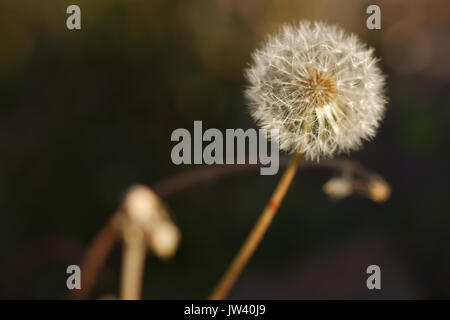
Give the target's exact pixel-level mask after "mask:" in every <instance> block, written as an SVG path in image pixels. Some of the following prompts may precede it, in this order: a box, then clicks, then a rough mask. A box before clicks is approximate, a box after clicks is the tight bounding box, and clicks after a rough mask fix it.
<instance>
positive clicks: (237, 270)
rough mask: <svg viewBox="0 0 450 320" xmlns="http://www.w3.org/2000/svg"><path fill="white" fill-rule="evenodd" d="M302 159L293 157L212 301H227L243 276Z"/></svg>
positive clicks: (297, 155) (214, 293)
mask: <svg viewBox="0 0 450 320" xmlns="http://www.w3.org/2000/svg"><path fill="white" fill-rule="evenodd" d="M300 157H301V155H300V154H295V155H294V156H293V157H292V159H291V161H290V163H289V165H288V167H287V168H286V171H285V172H284V174H283V176H282V177H281V180H280V182H279V183H278V185H277V187H276V189H275V191H274V192H273V194H272V196H271V197H270V200H269V202H268V203H267V205H266V207H265V208H264V210H263V212H262V213H261V215H260V216H259V219H258V221H257V222H256V225H255V226H254V227H253V230H252V231H251V232H250V234H249V236H248V237H247V239H246V240H245V242H244V244H243V245H242V247H241V249H240V250H239V252H238V254H237V255H236V257H235V258H234V259H233V261H232V263H231V265H230V267H229V268H228V270H227V271H226V272H225V274H224V276H223V277H222V279H221V280H220V282H219V284H218V285H217V287H216V288H215V289H214V291H213V293H212V295H211V297H210V299H212V300H221V299H225V298H226V296H227V295H228V292H229V291H230V290H231V288H232V287H233V285H234V283H235V282H236V280H237V278H238V277H239V275H240V274H241V272H242V270H243V269H244V267H245V266H246V265H247V263H248V261H249V260H250V258H251V256H252V255H253V253H254V252H255V250H256V248H257V247H258V245H259V243H260V242H261V239H262V238H263V236H264V234H265V233H266V231H267V229H268V228H269V226H270V223H271V222H272V220H273V217H274V216H275V214H276V212H277V210H278V208H279V206H280V205H281V202H282V201H283V198H284V196H285V195H286V192H287V190H288V189H289V186H290V185H291V182H292V179H293V178H294V176H295V173H296V172H297V168H298V164H299V161H300Z"/></svg>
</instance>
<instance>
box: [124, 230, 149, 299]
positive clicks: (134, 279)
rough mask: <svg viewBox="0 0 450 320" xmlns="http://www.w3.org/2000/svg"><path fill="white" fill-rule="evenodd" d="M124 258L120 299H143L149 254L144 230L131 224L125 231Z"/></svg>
mask: <svg viewBox="0 0 450 320" xmlns="http://www.w3.org/2000/svg"><path fill="white" fill-rule="evenodd" d="M123 246H124V248H123V257H122V279H121V292H120V298H121V299H122V300H138V299H140V298H141V287H142V277H143V271H144V265H145V256H146V254H147V243H146V241H145V235H144V230H143V229H142V228H141V227H140V226H138V225H135V224H134V223H130V224H129V225H127V226H126V227H125V230H124V241H123Z"/></svg>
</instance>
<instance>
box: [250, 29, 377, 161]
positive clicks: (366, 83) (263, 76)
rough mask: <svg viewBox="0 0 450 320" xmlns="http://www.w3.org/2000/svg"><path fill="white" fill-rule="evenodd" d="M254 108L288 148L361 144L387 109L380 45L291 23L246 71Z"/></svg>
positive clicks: (328, 151) (316, 152)
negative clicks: (378, 55) (378, 53)
mask: <svg viewBox="0 0 450 320" xmlns="http://www.w3.org/2000/svg"><path fill="white" fill-rule="evenodd" d="M246 77H247V79H248V81H249V82H250V86H249V87H248V88H247V89H246V92H245V94H246V97H247V98H248V100H249V105H250V111H251V114H252V116H253V118H254V119H255V121H256V122H257V124H258V125H259V126H260V127H261V128H263V129H266V130H268V131H269V130H271V129H277V130H278V131H279V134H278V140H279V143H280V149H281V150H284V151H287V152H291V153H296V152H300V153H303V154H304V155H305V157H306V158H307V159H314V160H318V159H320V158H330V157H332V156H334V155H335V154H337V153H341V152H349V151H350V150H355V149H359V148H360V147H361V146H362V142H363V141H364V140H370V139H371V138H373V137H374V136H375V134H376V131H377V128H378V126H379V123H380V121H381V119H382V118H383V114H384V106H385V103H386V98H385V96H384V93H383V91H384V90H383V88H384V79H385V77H384V75H383V74H382V72H381V70H380V69H379V68H378V66H377V59H376V58H375V57H374V55H373V49H370V48H367V47H366V46H365V45H364V44H363V43H362V42H360V41H359V40H358V39H357V38H356V37H355V36H354V35H347V34H345V33H344V31H343V30H342V29H340V28H338V27H336V26H330V25H326V24H324V23H320V22H316V23H311V22H309V21H303V22H300V23H299V24H298V25H296V26H293V25H285V26H284V27H283V28H282V30H281V31H280V32H279V33H278V34H276V35H272V36H269V37H268V38H267V40H266V43H265V45H264V47H263V48H262V49H259V50H256V51H255V53H254V54H253V62H252V64H251V66H250V67H249V68H248V69H247V70H246Z"/></svg>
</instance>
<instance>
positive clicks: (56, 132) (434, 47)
mask: <svg viewBox="0 0 450 320" xmlns="http://www.w3.org/2000/svg"><path fill="white" fill-rule="evenodd" d="M70 4H77V5H79V6H80V7H81V12H82V16H81V20H82V29H81V30H79V31H69V30H67V28H66V19H67V17H68V14H66V8H67V6H68V5H70ZM370 4H377V5H379V6H380V8H381V30H368V29H367V28H366V19H367V17H368V15H367V14H366V8H367V6H368V5H370ZM304 18H307V19H311V20H323V21H327V22H330V23H336V24H339V25H340V26H342V27H344V28H345V29H346V30H348V31H349V32H354V33H356V34H357V35H358V36H360V37H361V38H362V39H363V40H364V41H366V42H367V43H368V44H369V45H370V46H373V47H375V48H376V54H377V56H379V57H380V58H381V59H382V60H381V67H382V69H383V70H384V72H385V73H386V74H387V75H388V86H387V87H388V96H389V104H388V108H387V113H386V119H385V121H384V122H383V124H382V125H381V128H380V131H379V134H378V136H377V137H376V139H375V140H374V141H373V142H371V143H367V144H366V145H365V147H364V148H363V149H362V150H361V151H359V152H355V153H353V154H352V155H351V158H352V159H354V160H357V161H358V162H360V163H361V164H363V165H364V166H365V167H367V168H369V169H371V170H374V171H376V172H378V173H379V174H381V175H382V176H383V177H384V178H385V179H386V180H387V181H388V182H389V183H390V185H391V187H392V197H391V198H390V200H388V201H387V202H386V203H384V204H378V203H375V202H373V201H371V200H370V199H367V198H365V197H361V196H352V197H348V198H345V199H343V200H341V201H336V200H332V199H330V198H329V197H328V196H327V195H325V194H324V193H323V192H322V190H321V187H322V185H323V183H325V182H326V181H327V180H328V179H329V178H330V177H331V176H332V175H333V173H332V172H329V171H326V170H320V169H314V170H313V169H308V170H306V169H304V170H300V172H299V174H298V176H297V178H296V179H295V181H294V184H293V186H292V188H291V189H290V191H289V193H288V195H287V197H286V199H285V202H284V203H283V205H282V207H281V209H280V210H279V213H278V215H277V217H276V219H275V221H274V223H273V225H272V226H271V228H270V229H269V231H268V233H267V235H266V237H265V238H264V240H263V242H262V243H261V246H260V247H259V249H258V250H257V252H256V253H255V255H254V257H253V259H252V260H251V262H250V263H249V265H248V267H247V268H246V269H245V271H244V273H243V274H242V276H241V278H240V279H239V281H238V283H237V285H236V287H235V288H234V290H233V291H232V293H231V295H230V297H231V298H257V299H258V298H275V299H277V298H286V299H296V298H339V299H344V298H349V299H350V298H359V299H366V298H367V299H378V298H387V299H401V298H405V299H408V298H447V299H448V298H450V250H449V249H448V248H449V244H450V198H449V194H450V192H449V191H450V188H449V178H450V172H449V166H448V164H449V162H450V152H449V149H448V143H449V142H450V131H449V130H448V129H446V128H447V127H448V124H449V120H450V108H449V96H450V93H449V90H448V89H449V83H450V81H449V75H450V63H449V61H450V58H449V57H450V42H449V41H448V39H449V37H450V3H449V2H448V1H445V0H436V1H407V0H393V1H361V0H352V1H345V2H344V1H337V0H335V1H332V0H320V1H300V0H292V1H284V0H282V1H280V0H253V1H241V0H195V1H167V0H152V1H143V0H142V1H137V0H130V1H124V0H122V1H120V0H107V1H106V0H105V1H100V0H97V1H87V0H77V1H66V0H61V1H50V0H46V1H43V0H41V1H39V2H36V1H31V0H29V1H26V0H23V1H22V0H20V1H18V0H0V39H1V44H0V211H1V213H0V297H1V298H58V299H59V298H61V299H62V298H65V294H66V277H67V275H66V273H65V272H66V267H67V266H68V265H69V264H79V262H80V258H81V256H82V253H83V250H84V249H85V248H86V247H87V246H88V244H89V243H90V241H91V240H92V239H93V237H94V236H95V234H96V232H97V231H98V230H99V229H100V228H101V226H102V225H103V224H104V223H106V222H107V221H108V219H109V217H110V216H111V214H112V213H113V212H114V210H115V208H116V207H117V205H118V204H119V202H120V200H121V196H122V195H123V192H124V191H125V190H126V188H127V187H128V186H130V185H131V184H133V183H144V184H146V185H149V186H151V185H154V184H155V183H156V182H159V181H162V180H163V179H165V178H167V177H169V176H171V175H173V174H175V173H178V172H182V171H184V170H190V169H192V168H193V167H194V166H175V165H173V164H172V162H171V160H170V151H171V149H172V147H173V145H174V143H172V142H171V141H170V135H171V132H172V131H173V130H174V129H176V128H180V127H182V128H187V129H189V130H192V127H193V121H194V120H202V121H203V126H204V128H219V129H225V128H244V129H245V128H251V127H255V124H254V123H253V121H252V119H251V118H250V116H249V114H248V112H247V109H246V106H245V100H244V99H243V95H242V92H243V88H244V87H245V80H244V78H243V70H244V68H245V67H246V65H247V63H248V62H249V61H250V54H251V52H252V51H253V50H254V49H255V48H257V47H258V46H259V45H260V44H261V41H262V40H263V39H264V36H265V35H266V34H267V33H270V32H274V31H276V30H277V29H278V28H279V26H280V25H281V24H283V23H286V22H295V21H297V20H299V19H304ZM280 171H281V170H280ZM279 176H280V174H279V175H277V176H260V175H259V174H258V173H257V172H248V173H244V174H242V175H237V176H232V177H227V178H224V179H221V180H218V181H214V182H212V183H208V184H203V185H201V186H197V187H195V188H192V189H189V190H187V191H184V192H182V193H179V194H176V195H174V196H172V197H169V198H167V199H165V200H166V203H167V205H168V207H169V208H170V210H171V212H172V214H173V218H174V220H175V222H176V224H177V225H178V227H179V228H180V230H181V232H182V241H181V243H180V247H179V250H178V252H177V254H176V256H175V258H174V259H173V260H172V261H170V262H167V263H164V262H161V261H159V260H158V259H156V258H155V257H153V256H151V255H150V256H149V257H148V260H147V266H146V273H145V283H144V287H143V297H144V298H147V299H166V298H205V297H207V296H208V294H209V293H210V292H211V290H212V289H213V287H214V286H215V284H216V282H217V280H218V279H219V277H220V276H221V274H222V273H223V271H224V270H225V268H226V267H227V265H228V263H229V262H230V259H231V258H232V257H233V255H234V254H235V253H236V251H237V250H238V248H239V246H240V244H241V243H242V241H243V240H244V238H245V236H246V235H247V233H248V232H249V230H250V228H251V227H252V226H253V224H254V222H255V221H256V218H257V216H258V214H259V213H260V211H261V209H262V208H263V206H264V205H265V202H266V201H267V199H268V197H269V196H270V194H271V192H272V190H273V188H274V187H275V185H276V183H277V181H278V179H279ZM120 258H121V251H120V245H118V246H116V248H115V250H114V251H113V253H112V255H111V256H110V258H109V259H108V261H107V263H106V265H105V267H104V269H103V271H102V274H101V277H100V278H99V279H98V283H97V285H96V288H95V291H94V293H93V295H92V298H100V297H102V296H104V295H115V296H117V293H118V289H119V278H120ZM371 264H377V265H379V266H380V267H381V272H382V278H381V281H382V282H381V283H382V290H380V291H369V290H368V289H367V288H366V278H367V275H366V268H367V266H368V265H371Z"/></svg>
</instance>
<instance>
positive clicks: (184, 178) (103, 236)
mask: <svg viewBox="0 0 450 320" xmlns="http://www.w3.org/2000/svg"><path fill="white" fill-rule="evenodd" d="M288 162H289V157H287V156H283V157H280V166H286V165H287V164H288ZM260 167H261V165H259V164H257V165H250V164H246V165H212V166H205V167H201V168H196V169H191V170H188V171H184V172H181V173H179V174H176V175H174V176H172V177H169V178H167V179H164V180H163V181H161V182H160V183H157V184H155V185H154V186H153V187H152V189H153V190H154V191H155V193H156V194H158V196H160V197H161V198H165V197H168V196H170V195H173V194H175V193H177V192H180V191H183V190H185V189H187V188H192V187H194V186H196V185H199V184H202V183H207V182H211V181H213V180H217V179H219V178H221V177H223V176H229V175H232V174H238V173H242V172H247V171H250V170H257V169H258V168H260ZM300 167H302V168H322V169H323V168H326V169H331V170H336V171H341V172H348V173H351V174H354V175H357V176H359V177H362V178H364V180H367V181H371V180H372V177H378V178H381V177H380V176H379V175H378V174H376V173H374V172H372V171H370V170H367V169H366V168H364V167H363V166H362V165H360V164H359V163H358V162H355V161H353V160H348V159H333V160H325V161H320V162H313V161H301V163H300ZM119 216H120V212H119V211H117V212H115V213H114V214H113V215H112V217H111V219H110V220H109V221H108V222H107V223H106V224H105V225H104V226H103V227H102V229H101V230H100V231H99V232H98V234H97V235H96V237H95V238H94V240H93V241H92V242H91V244H90V245H89V246H88V248H87V249H86V251H85V254H84V256H83V258H82V261H81V264H80V267H81V270H82V272H83V276H82V280H81V281H82V283H81V290H72V291H70V292H69V298H71V299H87V298H88V297H89V295H90V294H91V292H92V289H93V288H94V285H95V282H96V280H97V278H98V275H99V274H100V271H101V269H102V266H103V265H104V264H105V261H106V259H107V258H108V256H109V254H110V253H111V251H112V248H113V247H114V245H115V244H116V243H117V241H118V239H119V232H118V229H117V222H116V221H117V219H118V218H119Z"/></svg>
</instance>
